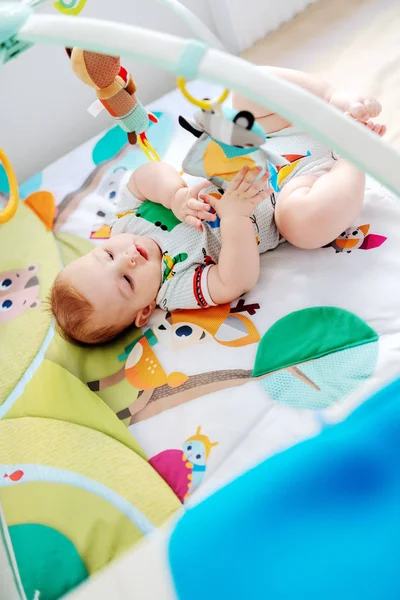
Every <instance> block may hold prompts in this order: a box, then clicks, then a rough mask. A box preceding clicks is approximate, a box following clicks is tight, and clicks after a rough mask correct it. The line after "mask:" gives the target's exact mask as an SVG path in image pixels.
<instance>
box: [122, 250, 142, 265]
mask: <svg viewBox="0 0 400 600" xmlns="http://www.w3.org/2000/svg"><path fill="white" fill-rule="evenodd" d="M138 256H139V252H138V251H137V250H136V246H132V248H129V250H125V257H126V259H127V260H128V261H129V262H130V263H131V264H132V265H134V264H135V263H136V260H137V258H138Z"/></svg>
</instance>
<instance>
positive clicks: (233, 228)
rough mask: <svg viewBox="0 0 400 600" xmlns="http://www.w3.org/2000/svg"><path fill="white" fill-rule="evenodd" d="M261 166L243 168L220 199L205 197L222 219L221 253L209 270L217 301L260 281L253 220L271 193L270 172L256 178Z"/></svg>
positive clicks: (216, 302)
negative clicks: (257, 210) (256, 209)
mask: <svg viewBox="0 0 400 600" xmlns="http://www.w3.org/2000/svg"><path fill="white" fill-rule="evenodd" d="M260 171H261V169H260V168H256V169H253V170H252V171H249V169H248V167H243V168H242V169H241V170H240V171H239V173H237V175H236V176H235V177H234V179H232V181H231V183H230V184H229V186H228V188H227V190H226V192H225V194H224V195H223V196H222V198H221V199H220V200H216V199H215V198H213V197H212V196H207V195H206V196H204V199H205V200H206V201H207V202H209V203H210V204H211V205H212V206H213V208H215V210H216V211H217V214H218V216H219V217H220V219H221V224H220V228H221V241H222V245H221V252H220V256H219V261H218V264H217V265H214V266H213V267H211V269H210V270H209V272H208V280H207V283H208V291H209V294H210V296H211V298H212V300H213V302H214V303H215V304H224V303H226V302H231V301H232V300H235V298H238V297H239V296H240V295H241V294H243V293H245V292H247V291H249V290H250V289H251V288H252V287H254V286H255V284H256V283H257V281H258V277H259V274H260V257H259V253H258V247H257V242H256V236H255V232H254V226H253V223H252V221H251V220H250V218H249V217H250V216H251V214H252V213H253V212H254V209H255V208H256V206H257V205H258V204H260V202H262V201H263V200H265V199H266V198H267V197H268V196H269V195H270V194H271V191H272V190H271V189H270V188H268V178H269V174H268V173H266V174H265V175H264V176H263V177H262V178H261V179H259V180H258V181H256V178H257V177H258V175H259V174H260Z"/></svg>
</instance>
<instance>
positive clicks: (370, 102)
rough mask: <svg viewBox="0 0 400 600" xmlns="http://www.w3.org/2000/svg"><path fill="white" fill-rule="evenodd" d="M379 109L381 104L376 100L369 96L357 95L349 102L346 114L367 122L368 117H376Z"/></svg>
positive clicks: (379, 111)
mask: <svg viewBox="0 0 400 600" xmlns="http://www.w3.org/2000/svg"><path fill="white" fill-rule="evenodd" d="M381 111H382V106H381V105H380V104H379V102H378V100H376V99H375V98H372V97H370V96H359V97H358V98H356V99H355V100H352V101H350V102H349V107H348V109H347V114H348V115H350V116H351V117H353V119H356V121H361V123H367V121H369V120H370V119H374V118H375V117H377V116H378V115H379V114H380V113H381Z"/></svg>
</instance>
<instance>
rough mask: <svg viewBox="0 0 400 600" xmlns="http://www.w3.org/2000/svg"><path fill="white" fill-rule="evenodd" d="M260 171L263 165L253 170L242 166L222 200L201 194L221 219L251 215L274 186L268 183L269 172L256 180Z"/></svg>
mask: <svg viewBox="0 0 400 600" xmlns="http://www.w3.org/2000/svg"><path fill="white" fill-rule="evenodd" d="M260 172H261V167H255V168H254V169H252V170H251V171H250V170H249V167H242V168H241V169H240V171H239V172H238V173H237V174H236V175H235V177H234V178H233V179H232V181H231V182H230V184H229V186H228V187H227V189H226V190H225V193H224V195H223V196H222V198H221V199H220V200H217V199H216V198H214V197H213V196H210V195H208V194H204V195H201V198H202V199H204V201H205V202H208V204H210V206H212V207H213V208H214V209H215V210H216V212H217V215H218V216H219V218H220V219H223V218H224V217H250V215H252V213H253V212H254V209H255V208H256V206H258V204H260V202H262V201H263V200H265V199H266V198H268V196H270V195H271V193H272V188H270V187H269V185H268V180H269V173H265V174H264V175H263V176H262V177H261V178H260V179H258V180H257V181H256V179H257V177H258V176H259V174H260Z"/></svg>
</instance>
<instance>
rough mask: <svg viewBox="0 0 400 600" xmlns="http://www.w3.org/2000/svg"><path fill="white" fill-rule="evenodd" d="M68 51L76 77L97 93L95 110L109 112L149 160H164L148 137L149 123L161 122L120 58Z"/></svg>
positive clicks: (78, 49)
mask: <svg viewBox="0 0 400 600" xmlns="http://www.w3.org/2000/svg"><path fill="white" fill-rule="evenodd" d="M66 50H67V54H68V56H69V57H70V59H71V63H72V69H73V71H74V73H75V75H77V77H79V79H80V80H81V81H83V82H84V83H86V84H87V85H89V86H90V87H92V88H94V89H95V90H96V95H97V98H98V102H96V103H95V106H99V107H100V110H101V109H103V108H105V109H106V110H107V112H108V113H109V114H110V115H111V116H112V117H114V119H116V120H117V122H118V124H119V125H120V126H121V127H122V129H123V130H124V131H126V132H127V134H128V140H129V143H130V144H136V143H138V144H139V145H140V147H141V148H142V150H143V152H144V153H145V154H146V156H147V157H148V158H149V159H151V160H160V157H159V156H158V154H157V152H156V151H155V149H154V148H153V147H152V146H151V144H150V143H149V141H148V139H147V137H146V129H147V128H148V126H149V121H152V122H153V123H157V122H158V119H157V117H156V116H155V115H153V114H152V113H148V112H147V110H146V109H145V108H144V106H143V105H142V103H141V102H140V101H139V99H138V98H137V96H136V84H135V82H134V80H133V78H132V75H131V74H130V73H128V72H127V71H126V69H124V67H122V66H121V62H120V58H119V57H118V56H108V55H106V54H97V53H96V52H88V51H86V50H82V49H81V48H67V49H66ZM97 112H99V110H98V111H97ZM92 114H94V113H93V112H92Z"/></svg>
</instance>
